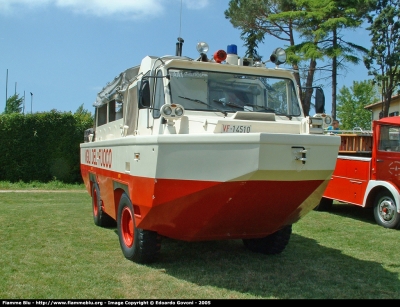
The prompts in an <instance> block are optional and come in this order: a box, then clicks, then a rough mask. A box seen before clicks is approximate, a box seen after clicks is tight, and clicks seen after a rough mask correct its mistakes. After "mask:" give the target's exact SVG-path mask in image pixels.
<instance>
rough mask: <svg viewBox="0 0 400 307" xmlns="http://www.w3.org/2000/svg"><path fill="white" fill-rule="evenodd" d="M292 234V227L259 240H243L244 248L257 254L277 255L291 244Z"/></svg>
mask: <svg viewBox="0 0 400 307" xmlns="http://www.w3.org/2000/svg"><path fill="white" fill-rule="evenodd" d="M291 234H292V225H287V226H285V227H283V228H282V229H280V230H278V231H277V232H274V233H273V234H270V235H268V236H266V237H264V238H259V239H243V243H244V246H245V247H246V248H248V249H249V250H251V251H252V252H255V253H261V254H266V255H276V254H280V253H282V252H283V250H284V249H285V248H286V245H288V243H289V239H290V235H291Z"/></svg>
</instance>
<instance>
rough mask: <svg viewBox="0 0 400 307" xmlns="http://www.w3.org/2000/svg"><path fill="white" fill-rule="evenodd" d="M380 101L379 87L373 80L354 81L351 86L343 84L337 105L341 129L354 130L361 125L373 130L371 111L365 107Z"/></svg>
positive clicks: (365, 128)
mask: <svg viewBox="0 0 400 307" xmlns="http://www.w3.org/2000/svg"><path fill="white" fill-rule="evenodd" d="M378 101H379V94H378V89H377V87H376V86H375V85H374V84H373V83H372V82H371V80H365V81H361V82H357V81H353V85H352V86H351V87H350V88H348V87H346V86H343V87H342V88H341V89H340V91H339V95H338V105H337V111H338V112H337V113H338V117H339V118H340V122H341V123H340V129H341V130H353V129H354V128H355V127H360V128H362V129H363V130H371V112H370V111H368V110H366V109H365V108H364V107H365V106H366V105H369V104H372V103H375V102H378Z"/></svg>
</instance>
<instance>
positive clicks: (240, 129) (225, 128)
mask: <svg viewBox="0 0 400 307" xmlns="http://www.w3.org/2000/svg"><path fill="white" fill-rule="evenodd" d="M250 132H251V126H248V125H222V133H250Z"/></svg>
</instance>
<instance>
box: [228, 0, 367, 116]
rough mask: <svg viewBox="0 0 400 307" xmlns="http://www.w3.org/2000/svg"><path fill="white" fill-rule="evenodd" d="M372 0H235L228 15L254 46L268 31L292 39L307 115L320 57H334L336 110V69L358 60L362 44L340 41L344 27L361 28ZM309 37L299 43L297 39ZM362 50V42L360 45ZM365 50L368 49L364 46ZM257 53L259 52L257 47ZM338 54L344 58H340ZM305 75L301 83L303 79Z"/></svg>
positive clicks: (290, 54) (289, 50)
mask: <svg viewBox="0 0 400 307" xmlns="http://www.w3.org/2000/svg"><path fill="white" fill-rule="evenodd" d="M365 1H367V0H361V1H360V0H352V1H345V0H322V1H321V0H231V1H230V2H229V9H228V10H226V11H225V17H226V18H227V19H229V20H230V22H231V23H232V25H233V26H234V27H235V28H240V29H242V35H241V37H242V38H246V34H247V37H248V39H244V41H245V46H247V47H248V48H252V49H254V48H255V47H257V42H262V41H263V40H264V37H265V35H269V36H272V37H275V38H277V39H280V40H283V41H286V42H288V43H289V46H288V48H287V53H288V62H289V63H291V64H292V68H293V69H294V70H296V71H298V70H299V68H300V67H301V66H302V65H303V64H304V63H308V64H306V65H305V66H303V67H302V68H301V69H300V70H301V71H303V72H304V73H302V74H301V75H300V74H298V73H297V74H296V75H295V77H296V81H297V84H298V86H299V87H300V90H301V92H302V94H303V97H302V105H303V110H304V113H305V115H308V114H309V111H310V106H311V98H312V93H313V89H312V87H313V85H314V78H315V73H316V72H317V71H318V70H319V68H318V67H317V61H320V60H323V59H324V58H326V57H328V58H329V59H332V69H331V70H330V71H331V72H332V75H331V77H332V79H333V82H332V87H333V92H332V93H333V94H332V95H333V101H332V104H333V110H334V111H335V109H336V83H337V82H336V71H337V68H340V67H341V66H340V65H339V64H343V63H344V62H346V61H350V62H352V63H357V62H358V61H359V59H358V58H357V57H355V56H353V54H352V52H353V51H354V50H355V49H357V48H358V47H360V46H357V45H354V44H351V43H346V44H340V43H341V39H342V36H340V35H338V30H339V29H342V28H346V27H358V26H359V25H360V24H361V20H362V16H364V12H365V9H362V8H363V7H364V6H365V5H364V4H365ZM298 37H299V38H301V39H303V41H302V42H300V43H297V44H296V43H295V38H298ZM360 48H361V49H362V47H360ZM364 50H365V49H364ZM251 53H254V52H251ZM338 58H339V59H340V62H339V63H338ZM301 76H302V77H303V79H304V80H305V82H304V85H302V84H301V78H300V77H301Z"/></svg>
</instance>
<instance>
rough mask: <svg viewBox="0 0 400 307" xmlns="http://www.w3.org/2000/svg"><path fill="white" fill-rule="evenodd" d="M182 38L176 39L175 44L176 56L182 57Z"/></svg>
mask: <svg viewBox="0 0 400 307" xmlns="http://www.w3.org/2000/svg"><path fill="white" fill-rule="evenodd" d="M183 42H184V40H183V38H181V37H178V42H177V43H176V56H182V45H183Z"/></svg>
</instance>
